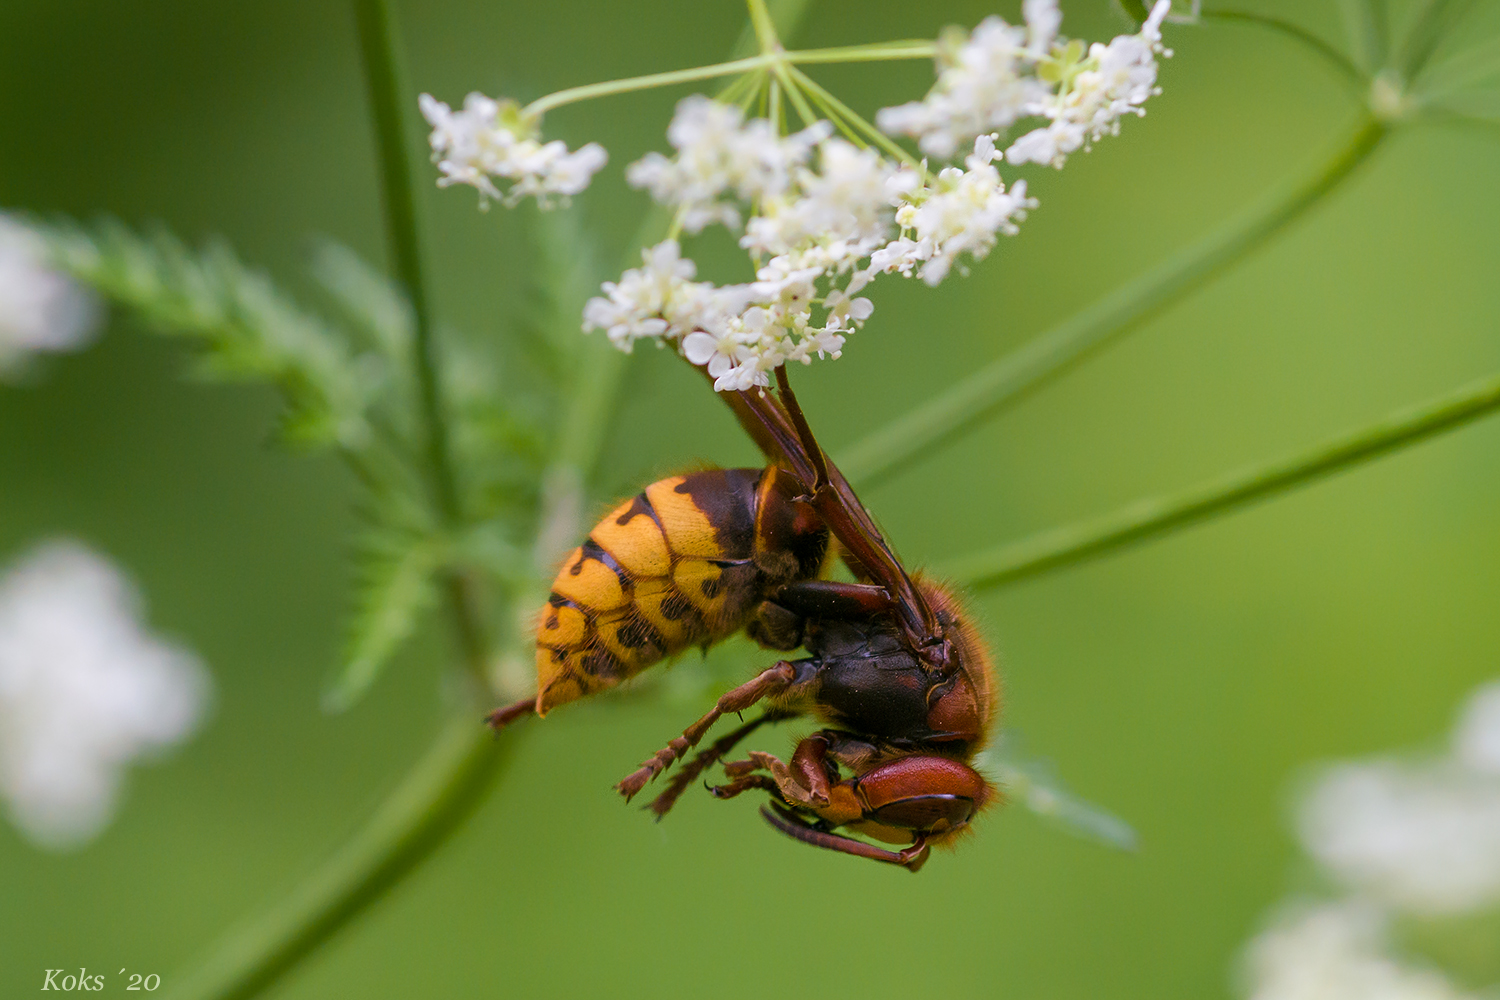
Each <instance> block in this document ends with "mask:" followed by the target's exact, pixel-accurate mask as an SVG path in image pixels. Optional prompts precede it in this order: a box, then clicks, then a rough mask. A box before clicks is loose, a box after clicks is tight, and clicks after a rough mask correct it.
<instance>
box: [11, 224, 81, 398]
mask: <svg viewBox="0 0 1500 1000" xmlns="http://www.w3.org/2000/svg"><path fill="white" fill-rule="evenodd" d="M46 253H47V248H46V246H45V245H44V244H43V243H42V240H41V237H39V236H37V235H36V233H34V232H32V231H31V230H30V229H28V228H27V227H25V226H24V225H22V224H20V223H18V222H15V221H13V220H12V219H10V218H7V217H6V216H5V215H4V214H0V375H3V374H5V373H6V372H8V371H14V370H16V369H18V368H19V367H20V366H21V364H22V363H23V362H24V361H25V360H26V358H27V357H28V356H29V355H31V354H34V353H38V352H43V351H46V352H56V351H71V350H75V349H77V348H79V347H82V346H84V345H85V344H87V343H88V342H89V340H90V339H91V338H92V336H93V333H94V329H95V326H96V324H97V320H98V316H99V309H98V305H97V303H96V302H95V300H94V298H93V296H91V295H89V294H88V293H87V292H86V291H84V290H83V289H81V288H79V287H78V285H76V284H74V283H73V282H72V281H71V280H69V279H68V278H67V277H66V276H65V275H63V274H61V273H59V272H58V271H57V270H55V269H54V268H52V267H50V266H49V265H48V264H47V263H46Z"/></svg>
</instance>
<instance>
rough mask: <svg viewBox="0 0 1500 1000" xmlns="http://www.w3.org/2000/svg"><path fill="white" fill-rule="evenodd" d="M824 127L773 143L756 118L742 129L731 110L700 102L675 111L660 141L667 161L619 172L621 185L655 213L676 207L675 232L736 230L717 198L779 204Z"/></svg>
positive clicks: (771, 130)
mask: <svg viewBox="0 0 1500 1000" xmlns="http://www.w3.org/2000/svg"><path fill="white" fill-rule="evenodd" d="M830 132H831V126H829V125H828V123H827V122H818V123H816V124H814V125H812V126H810V127H809V128H806V129H803V130H802V131H801V132H798V133H796V134H794V135H789V136H785V137H782V136H778V135H777V134H776V129H775V127H774V126H772V124H771V123H770V122H769V121H767V120H766V119H764V118H757V119H755V120H753V121H750V122H746V121H745V120H744V115H743V113H742V112H741V111H740V109H739V108H737V107H735V106H733V105H729V104H722V103H720V102H718V101H715V100H711V99H709V98H707V97H704V96H703V95H701V94H694V95H692V96H690V97H685V98H683V99H682V100H681V101H679V102H678V103H677V111H676V113H675V114H674V115H673V117H672V123H671V125H669V126H668V127H667V141H668V142H669V143H671V144H672V147H673V148H674V149H676V150H677V156H676V157H675V158H674V159H668V158H667V157H665V156H663V155H661V154H660V153H647V154H646V156H645V157H643V158H642V159H640V160H637V161H636V162H635V163H632V164H631V165H630V166H629V167H627V168H626V170H625V179H626V180H627V181H628V182H629V183H630V184H631V185H632V186H633V187H638V188H644V189H646V190H647V191H649V192H651V196H652V197H653V198H654V199H656V200H657V201H658V202H660V203H662V204H663V205H678V206H680V207H681V209H682V212H683V216H682V228H683V230H684V231H686V232H689V233H696V232H699V231H700V230H702V229H703V228H704V227H705V226H708V225H712V224H719V225H724V226H727V227H730V228H737V227H738V226H739V220H740V214H739V211H738V209H737V208H736V207H735V205H734V204H733V203H732V202H729V201H723V200H721V196H724V195H728V194H733V195H734V197H736V198H738V199H739V200H742V201H761V200H765V199H774V198H778V197H780V196H781V195H782V194H783V193H785V192H786V191H787V189H788V188H789V187H790V186H791V182H792V175H793V171H794V170H795V169H796V168H797V167H798V166H800V165H801V164H803V163H805V162H806V161H807V159H808V157H809V156H810V155H811V153H812V150H813V148H814V147H815V146H816V145H817V144H818V143H819V142H821V141H822V140H823V139H825V138H827V137H828V135H829V134H830Z"/></svg>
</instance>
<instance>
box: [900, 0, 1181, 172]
mask: <svg viewBox="0 0 1500 1000" xmlns="http://www.w3.org/2000/svg"><path fill="white" fill-rule="evenodd" d="M1171 7H1172V5H1171V0H1157V3H1156V5H1155V6H1154V7H1152V9H1151V14H1150V16H1149V17H1148V18H1147V20H1146V23H1145V24H1143V25H1142V26H1141V30H1140V31H1139V32H1138V33H1137V34H1134V35H1121V36H1119V37H1117V38H1115V39H1114V40H1113V41H1111V42H1110V43H1109V44H1108V45H1101V44H1099V43H1095V44H1094V45H1092V46H1090V47H1088V48H1087V51H1085V46H1084V45H1083V44H1082V43H1081V42H1076V41H1075V42H1069V43H1067V44H1063V41H1062V39H1060V38H1059V37H1058V34H1057V30H1058V28H1059V27H1060V26H1061V24H1062V14H1061V12H1060V11H1059V10H1058V8H1057V3H1056V0H1025V3H1024V4H1023V5H1022V13H1023V15H1024V17H1025V20H1026V26H1025V28H1021V27H1016V26H1012V25H1009V24H1006V23H1005V22H1004V21H1003V20H1001V19H1000V18H998V17H989V18H986V19H985V20H984V21H982V22H981V23H980V24H979V25H978V26H977V27H976V28H975V29H974V31H973V33H972V34H970V35H969V36H968V37H967V38H964V39H955V40H949V41H948V43H947V44H945V45H941V46H940V47H939V50H938V60H937V61H938V77H937V82H936V83H935V84H934V85H933V88H932V90H931V91H930V92H929V93H928V95H927V96H926V97H925V98H924V99H923V100H921V101H914V102H912V103H910V104H903V105H901V106H899V107H894V108H883V109H882V110H881V111H880V112H879V114H877V115H876V118H875V121H876V124H878V125H879V126H880V127H881V128H882V129H884V130H885V131H887V132H889V133H891V134H892V135H909V136H913V137H915V138H916V139H917V145H918V146H919V147H920V148H921V150H922V151H923V152H924V153H927V154H928V155H930V156H935V157H937V158H939V159H944V160H946V159H950V158H951V157H953V156H954V155H955V154H956V153H957V152H958V150H959V149H960V148H962V147H963V146H964V145H965V144H967V143H968V142H969V141H970V140H972V139H973V138H974V137H975V136H979V135H983V134H985V133H987V132H993V131H995V130H996V129H1005V128H1009V127H1010V126H1011V125H1013V124H1015V123H1016V122H1017V121H1020V120H1021V119H1023V118H1031V117H1045V118H1048V119H1050V122H1049V123H1048V124H1047V125H1044V126H1042V127H1040V128H1037V129H1033V130H1032V131H1030V132H1028V133H1026V134H1025V135H1023V136H1022V137H1021V138H1019V139H1017V140H1016V141H1015V142H1014V143H1012V144H1011V147H1010V150H1009V151H1008V152H1007V157H1008V158H1009V160H1010V162H1011V163H1031V162H1035V163H1050V164H1052V165H1054V166H1061V165H1062V163H1063V161H1064V160H1065V159H1066V158H1067V155H1068V154H1069V153H1071V152H1073V151H1074V150H1077V149H1079V148H1082V147H1085V146H1086V145H1087V144H1088V143H1090V142H1092V141H1094V140H1096V139H1098V138H1100V137H1101V136H1103V135H1106V134H1113V133H1115V132H1117V131H1118V130H1119V119H1120V117H1121V116H1122V115H1124V114H1127V113H1133V114H1144V111H1143V110H1142V109H1141V105H1142V104H1144V103H1145V101H1146V99H1147V98H1149V97H1150V96H1151V95H1153V94H1155V93H1157V88H1156V56H1157V54H1159V53H1160V54H1165V55H1170V54H1171V53H1170V52H1167V51H1166V50H1165V49H1163V48H1162V45H1161V24H1162V20H1163V19H1164V18H1165V17H1166V16H1167V14H1168V12H1169V11H1170V10H1171Z"/></svg>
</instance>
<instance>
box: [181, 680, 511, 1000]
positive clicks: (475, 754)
mask: <svg viewBox="0 0 1500 1000" xmlns="http://www.w3.org/2000/svg"><path fill="white" fill-rule="evenodd" d="M479 718H480V712H479V710H478V709H477V708H473V707H467V708H465V709H463V710H461V711H459V712H458V713H456V714H455V715H454V717H453V718H452V719H451V720H449V722H448V723H447V725H446V726H445V727H444V728H443V730H442V732H441V733H440V734H439V736H438V738H437V741H436V742H435V743H434V744H433V745H432V747H431V748H430V749H429V750H428V751H427V753H426V755H425V756H424V757H423V758H422V759H421V760H420V761H419V762H418V763H417V766H416V767H414V768H413V769H412V770H411V772H410V773H409V774H408V775H407V776H406V778H405V779H403V780H402V782H401V784H400V785H399V786H397V788H396V790H395V791H394V792H393V793H392V794H391V796H390V797H389V798H387V799H386V800H385V802H383V803H382V804H381V806H380V808H379V809H378V810H376V812H375V815H374V816H372V817H371V818H370V820H369V822H368V823H366V824H365V826H364V827H363V828H362V829H361V830H360V831H359V832H358V833H357V834H355V836H354V838H353V839H352V840H350V841H349V842H348V843H347V844H345V845H344V846H343V847H342V848H341V849H340V850H339V852H338V854H337V855H336V856H335V857H334V858H333V859H332V860H331V861H330V862H329V863H328V864H326V865H324V866H323V867H322V868H321V869H319V870H318V871H317V872H316V873H315V874H314V875H313V876H312V877H311V878H309V879H307V880H306V881H305V882H303V883H302V884H300V885H298V886H297V887H296V888H295V889H294V890H293V891H292V892H291V894H290V895H288V896H287V897H286V898H285V899H283V900H281V901H280V902H279V903H278V904H277V905H276V906H275V908H273V909H272V910H270V911H269V912H268V913H266V914H265V915H264V916H262V917H260V918H259V919H257V920H255V921H254V922H252V923H249V924H247V925H245V926H244V927H241V928H240V929H239V930H238V931H236V932H234V933H233V934H231V935H230V936H229V937H228V939H227V940H226V941H225V943H224V944H223V945H222V946H220V947H219V948H218V949H216V950H215V951H214V953H213V954H212V955H211V956H210V957H209V959H208V960H207V961H206V962H204V963H203V964H202V965H201V966H199V967H198V968H197V969H195V970H194V971H193V972H191V973H189V974H188V975H187V976H185V977H182V978H181V979H179V980H177V981H176V982H173V983H172V984H171V985H172V990H171V992H170V993H169V994H168V1000H189V998H192V1000H200V998H210V997H211V998H214V1000H244V998H247V997H252V996H255V995H256V994H257V993H259V992H260V991H261V990H263V989H265V988H266V987H267V986H269V985H271V984H272V983H273V982H275V981H276V980H277V979H278V978H280V977H281V975H282V974H283V973H285V972H286V971H287V970H288V969H290V968H292V967H293V966H295V965H296V964H297V963H298V962H299V961H301V960H302V959H303V958H305V957H307V955H308V954H310V953H311V952H312V951H313V950H315V949H316V948H317V947H318V946H319V945H320V944H322V943H323V942H324V941H326V940H327V939H328V938H329V937H331V936H332V935H333V934H334V933H335V932H336V931H338V930H339V929H340V928H341V927H343V926H344V925H345V924H346V923H348V921H349V920H350V918H351V917H353V916H354V915H355V914H356V913H358V912H359V911H361V910H363V909H364V908H365V907H366V906H368V905H370V904H371V903H373V902H374V901H375V900H377V899H379V898H380V897H381V896H382V895H383V894H384V893H385V891H386V890H387V889H389V888H390V887H391V886H393V885H395V884H396V883H397V882H399V881H400V880H401V879H402V878H403V877H404V876H405V875H406V874H407V873H409V872H410V871H411V870H412V868H414V867H415V866H416V865H417V864H418V863H419V862H421V861H422V860H423V859H425V858H426V857H427V856H428V855H429V854H431V853H432V851H433V849H434V848H436V847H437V845H438V844H440V843H442V842H443V841H444V840H445V839H446V838H447V836H448V834H450V833H451V832H452V831H453V830H455V829H456V828H457V827H458V826H460V825H461V824H462V823H463V821H464V820H465V819H466V818H467V817H468V816H469V814H470V813H472V812H473V811H474V809H475V807H476V806H477V805H478V804H479V802H480V801H481V800H482V799H483V796H484V791H485V789H486V788H488V787H489V785H490V783H491V782H492V780H493V779H494V777H495V775H496V774H497V773H498V771H499V769H500V766H501V764H502V763H503V762H504V761H505V759H506V756H507V753H508V747H509V744H510V743H511V742H512V741H500V740H496V739H495V738H494V736H493V735H492V734H491V733H490V731H489V730H488V729H487V728H486V727H484V726H483V725H481V724H480V723H479Z"/></svg>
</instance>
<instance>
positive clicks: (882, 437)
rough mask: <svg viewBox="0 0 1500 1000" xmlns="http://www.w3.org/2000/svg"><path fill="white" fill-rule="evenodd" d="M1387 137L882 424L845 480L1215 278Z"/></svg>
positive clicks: (1006, 399) (1375, 132)
mask: <svg viewBox="0 0 1500 1000" xmlns="http://www.w3.org/2000/svg"><path fill="white" fill-rule="evenodd" d="M1386 134H1387V128H1386V126H1385V125H1383V124H1381V123H1380V122H1377V121H1375V120H1373V119H1370V118H1368V117H1366V118H1365V119H1363V120H1362V122H1361V124H1360V127H1359V128H1358V129H1357V130H1356V131H1355V132H1354V134H1353V135H1352V136H1351V137H1350V139H1349V140H1348V141H1347V142H1346V143H1345V145H1344V146H1343V148H1342V149H1340V150H1339V152H1338V154H1337V155H1335V156H1334V157H1333V158H1332V159H1331V160H1329V161H1328V162H1327V163H1325V164H1324V165H1323V166H1322V167H1320V168H1319V169H1318V171H1317V172H1316V173H1314V174H1313V175H1312V176H1311V177H1309V178H1307V179H1305V180H1303V181H1301V182H1299V183H1297V184H1295V185H1293V186H1291V187H1290V188H1289V189H1284V190H1282V191H1279V192H1277V193H1275V194H1273V195H1272V196H1270V197H1269V198H1267V199H1265V200H1263V201H1262V202H1260V203H1259V204H1257V205H1256V206H1255V207H1253V208H1252V209H1250V210H1249V211H1247V212H1245V213H1243V214H1241V215H1240V216H1239V217H1238V218H1237V219H1236V220H1234V221H1231V222H1230V223H1229V224H1228V225H1226V226H1224V227H1223V228H1221V229H1220V230H1219V231H1218V232H1216V233H1214V234H1212V235H1210V236H1208V237H1206V238H1204V239H1202V240H1199V241H1198V242H1197V243H1196V244H1194V245H1193V246H1191V247H1188V248H1187V249H1185V250H1183V251H1181V252H1179V253H1177V254H1174V255H1173V256H1172V257H1170V258H1168V259H1167V260H1166V261H1165V262H1163V263H1162V264H1161V265H1159V266H1158V267H1156V268H1155V269H1154V270H1152V271H1150V272H1148V273H1147V274H1144V275H1142V276H1141V277H1139V278H1136V279H1135V280H1134V281H1131V282H1129V283H1128V284H1126V285H1124V286H1122V287H1120V288H1117V289H1116V290H1115V291H1113V292H1111V293H1110V294H1109V295H1106V296H1105V297H1104V298H1103V299H1100V300H1099V301H1098V302H1095V303H1094V304H1093V305H1091V306H1089V307H1088V308H1086V309H1084V310H1083V311H1082V312H1079V313H1076V314H1075V315H1073V316H1072V317H1070V318H1069V319H1066V320H1064V321H1063V322H1062V323H1060V324H1058V325H1057V326H1055V327H1053V328H1052V329H1050V330H1048V331H1047V332H1046V333H1043V334H1042V335H1040V336H1039V337H1036V338H1035V339H1033V340H1032V341H1031V342H1030V343H1028V344H1026V345H1025V346H1023V347H1021V348H1020V349H1019V350H1016V351H1014V352H1012V353H1010V354H1008V355H1006V356H1004V357H1002V358H1000V359H998V360H997V361H994V362H992V363H991V364H989V365H987V366H986V367H984V368H981V369H980V370H979V371H977V372H975V373H974V374H973V375H970V376H969V377H968V378H965V379H963V380H962V381H960V382H958V383H957V384H955V385H953V386H950V387H948V388H945V389H944V390H943V392H942V394H941V395H940V396H938V397H937V398H935V399H933V400H931V401H929V402H927V403H925V404H923V405H921V406H919V407H917V408H916V409H915V410H913V411H911V412H910V413H908V414H906V415H905V416H903V417H899V418H897V419H896V420H895V421H893V422H891V423H889V424H887V425H886V426H885V427H883V428H880V429H879V430H877V431H875V432H874V433H872V434H869V435H868V436H866V437H865V438H864V439H863V440H861V441H859V442H857V443H855V444H854V445H853V446H852V447H850V448H849V449H848V450H847V451H845V452H843V453H842V454H840V455H839V465H840V467H842V468H843V470H844V474H845V475H846V476H848V477H849V478H850V479H851V480H856V481H859V482H861V483H862V484H864V485H869V484H870V483H873V482H878V481H880V480H882V479H884V478H886V477H888V476H890V475H892V474H894V473H896V472H897V471H899V470H901V469H903V468H904V467H906V466H907V465H909V464H910V463H912V462H913V461H915V460H917V459H919V458H922V457H923V456H925V455H929V454H931V453H932V452H933V451H935V450H936V449H937V448H939V447H941V446H942V445H943V444H944V443H946V442H948V441H949V440H951V439H952V438H954V437H955V436H957V435H958V434H960V433H962V432H964V431H966V430H968V429H969V428H971V427H973V426H974V425H975V424H977V423H978V422H979V421H981V420H983V419H985V418H986V417H988V416H991V415H992V414H994V413H995V412H997V411H998V410H1000V409H1001V408H1002V407H1004V406H1005V405H1007V404H1009V403H1013V402H1015V401H1016V400H1018V399H1020V398H1021V397H1022V396H1023V395H1024V394H1026V393H1028V392H1030V391H1032V390H1034V389H1036V388H1038V387H1039V386H1041V385H1043V384H1045V383H1046V382H1049V381H1050V380H1052V379H1054V378H1056V377H1057V376H1058V375H1060V374H1062V373H1063V372H1065V371H1067V370H1069V369H1070V368H1072V367H1073V366H1074V365H1076V364H1078V363H1079V362H1081V361H1083V360H1084V359H1085V358H1087V357H1089V356H1090V355H1092V354H1093V353H1094V352H1096V351H1098V350H1100V349H1101V348H1103V347H1105V346H1106V345H1108V344H1110V343H1112V342H1114V341H1116V340H1118V339H1119V338H1120V337H1122V336H1124V335H1125V334H1126V333H1129V332H1130V331H1132V330H1134V329H1136V328H1137V327H1139V326H1140V325H1141V324H1143V323H1144V322H1145V321H1146V320H1148V319H1150V318H1151V317H1153V316H1155V315H1157V314H1158V313H1161V312H1162V311H1164V310H1165V309H1167V308H1168V307H1169V306H1171V305H1173V304H1174V303H1176V302H1177V301H1179V300H1180V299H1182V298H1183V297H1185V296H1186V295H1187V294H1188V293H1189V292H1192V291H1194V290H1196V289H1198V288H1200V287H1202V286H1203V285H1204V284H1206V283H1207V282H1208V281H1209V280H1210V279H1212V278H1214V277H1215V276H1217V275H1218V274H1220V273H1222V272H1223V271H1224V270H1225V269H1227V268H1228V267H1229V266H1230V265H1232V264H1234V263H1235V262H1236V261H1239V260H1240V259H1241V258H1243V257H1244V256H1245V255H1246V254H1248V253H1250V252H1251V251H1252V250H1254V249H1256V248H1257V247H1259V246H1261V245H1262V244H1264V243H1265V242H1266V241H1267V240H1268V239H1270V238H1271V237H1272V236H1274V235H1275V234H1276V233H1278V232H1280V231H1281V230H1282V229H1283V228H1285V227H1286V226H1287V224H1289V223H1290V222H1292V221H1293V220H1295V219H1297V218H1298V217H1300V216H1301V215H1302V214H1303V213H1304V212H1305V211H1307V209H1309V208H1311V207H1312V206H1313V205H1314V204H1316V203H1317V202H1318V201H1319V200H1320V199H1321V198H1322V197H1323V196H1324V195H1325V194H1327V193H1328V192H1329V191H1331V190H1333V188H1335V187H1336V186H1338V184H1339V183H1340V182H1341V181H1343V180H1344V179H1345V178H1346V177H1348V176H1349V174H1350V173H1352V172H1353V170H1354V169H1355V168H1356V167H1357V166H1359V165H1360V164H1361V163H1363V162H1364V161H1365V160H1366V159H1367V158H1368V157H1369V155H1370V154H1371V153H1372V152H1373V151H1374V150H1375V148H1376V147H1377V146H1379V144H1380V141H1381V139H1383V138H1384V137H1385V135H1386Z"/></svg>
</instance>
